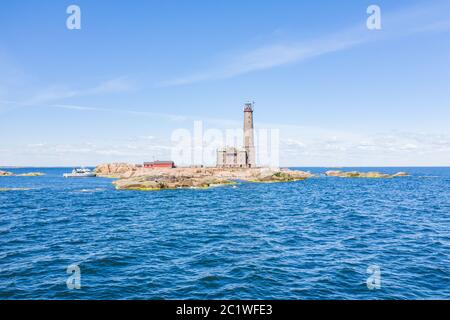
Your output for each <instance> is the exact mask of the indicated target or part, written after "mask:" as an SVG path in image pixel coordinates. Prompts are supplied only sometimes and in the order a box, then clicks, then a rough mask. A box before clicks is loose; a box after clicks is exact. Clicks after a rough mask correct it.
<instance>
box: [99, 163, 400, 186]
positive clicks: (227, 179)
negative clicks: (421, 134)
mask: <svg viewBox="0 0 450 320" xmlns="http://www.w3.org/2000/svg"><path fill="white" fill-rule="evenodd" d="M94 172H95V173H96V175H97V177H105V178H113V179H116V180H115V181H113V184H114V185H115V187H116V189H118V190H142V191H151V190H162V189H182V188H199V189H200V188H201V189H203V188H208V187H213V186H221V185H229V184H234V183H236V182H237V181H246V182H255V183H276V182H292V181H299V180H305V179H308V178H313V177H315V175H314V174H312V173H310V172H305V171H298V170H290V169H271V168H217V167H206V168H190V167H186V168H144V167H142V166H136V165H132V164H128V163H112V164H103V165H99V166H97V167H96V168H95V170H94ZM325 176H327V177H340V178H396V177H405V176H408V174H407V173H405V172H398V173H396V174H384V173H380V172H357V171H351V172H345V171H327V172H326V173H325Z"/></svg>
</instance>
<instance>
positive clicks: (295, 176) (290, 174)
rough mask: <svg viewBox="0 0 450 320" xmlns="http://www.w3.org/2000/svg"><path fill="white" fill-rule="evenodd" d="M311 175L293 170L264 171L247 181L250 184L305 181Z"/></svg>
mask: <svg viewBox="0 0 450 320" xmlns="http://www.w3.org/2000/svg"><path fill="white" fill-rule="evenodd" d="M313 176H314V175H312V174H311V173H309V172H304V171H294V170H280V171H273V170H266V171H262V172H260V173H259V174H257V175H255V177H254V178H253V179H250V180H248V181H251V182H290V181H298V180H305V179H307V178H311V177H313Z"/></svg>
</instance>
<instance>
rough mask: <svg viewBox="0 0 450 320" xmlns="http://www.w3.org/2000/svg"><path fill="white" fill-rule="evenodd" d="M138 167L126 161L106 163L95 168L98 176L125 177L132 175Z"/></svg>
mask: <svg viewBox="0 0 450 320" xmlns="http://www.w3.org/2000/svg"><path fill="white" fill-rule="evenodd" d="M137 169H138V168H137V167H136V166H135V165H132V164H128V163H106V164H102V165H99V166H97V167H96V168H95V170H94V173H95V174H96V175H97V176H98V177H110V178H125V177H131V176H133V174H134V172H136V170H137Z"/></svg>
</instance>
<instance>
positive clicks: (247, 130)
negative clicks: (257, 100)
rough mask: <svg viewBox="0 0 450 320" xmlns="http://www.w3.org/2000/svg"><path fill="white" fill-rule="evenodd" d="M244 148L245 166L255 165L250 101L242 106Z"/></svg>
mask: <svg viewBox="0 0 450 320" xmlns="http://www.w3.org/2000/svg"><path fill="white" fill-rule="evenodd" d="M244 149H245V151H246V153H247V161H246V162H247V166H248V167H250V168H253V167H256V157H255V141H254V136H253V104H252V103H246V104H245V106H244Z"/></svg>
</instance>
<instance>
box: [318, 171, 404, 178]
mask: <svg viewBox="0 0 450 320" xmlns="http://www.w3.org/2000/svg"><path fill="white" fill-rule="evenodd" d="M325 175H326V176H327V177H339V178H384V179H386V178H396V177H408V176H409V175H408V174H407V173H406V172H397V173H395V174H387V173H380V172H375V171H372V172H359V171H350V172H345V171H339V170H337V171H334V170H331V171H327V172H325Z"/></svg>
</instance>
